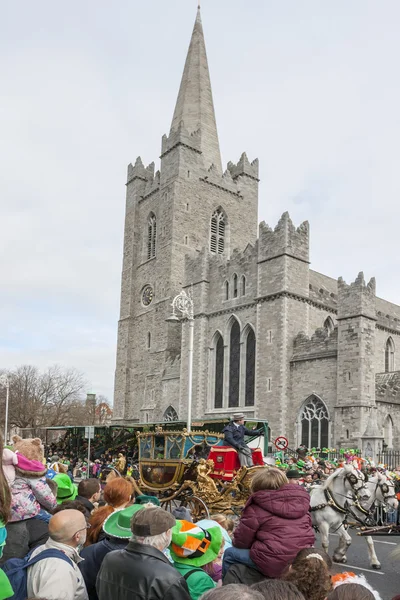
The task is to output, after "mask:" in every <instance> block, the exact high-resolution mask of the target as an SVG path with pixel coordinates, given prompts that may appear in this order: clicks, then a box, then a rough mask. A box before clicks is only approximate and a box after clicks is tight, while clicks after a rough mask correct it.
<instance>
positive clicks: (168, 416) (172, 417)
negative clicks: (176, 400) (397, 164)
mask: <svg viewBox="0 0 400 600" xmlns="http://www.w3.org/2000/svg"><path fill="white" fill-rule="evenodd" d="M163 421H178V413H177V412H176V410H175V409H174V407H173V406H168V408H167V410H166V411H165V413H164V416H163Z"/></svg>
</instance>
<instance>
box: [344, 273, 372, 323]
mask: <svg viewBox="0 0 400 600" xmlns="http://www.w3.org/2000/svg"><path fill="white" fill-rule="evenodd" d="M375 293H376V283H375V277H372V278H371V279H370V281H369V282H368V283H366V282H365V279H364V273H363V272H362V271H361V272H360V273H359V274H358V276H357V278H356V279H355V281H353V282H352V283H350V284H347V283H346V282H345V281H344V280H343V278H342V277H339V279H338V319H339V320H340V319H348V318H351V317H360V316H364V317H368V318H370V319H373V320H374V321H376V301H375V298H376V297H375Z"/></svg>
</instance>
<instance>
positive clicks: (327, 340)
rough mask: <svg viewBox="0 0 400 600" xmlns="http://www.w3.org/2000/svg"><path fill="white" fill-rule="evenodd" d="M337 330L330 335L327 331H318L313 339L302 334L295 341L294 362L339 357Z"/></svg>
mask: <svg viewBox="0 0 400 600" xmlns="http://www.w3.org/2000/svg"><path fill="white" fill-rule="evenodd" d="M337 347H338V332H337V328H336V327H335V329H334V330H333V332H332V333H329V332H328V331H327V330H326V329H324V328H320V329H316V330H315V332H314V333H313V335H312V336H311V337H309V336H308V335H306V334H305V333H304V332H300V333H299V334H298V335H297V336H296V337H295V339H294V341H293V356H292V362H299V361H303V360H315V359H320V358H331V357H336V356H337Z"/></svg>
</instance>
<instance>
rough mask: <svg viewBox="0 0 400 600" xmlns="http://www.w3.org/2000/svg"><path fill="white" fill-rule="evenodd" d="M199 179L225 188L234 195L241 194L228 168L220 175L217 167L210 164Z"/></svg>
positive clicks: (222, 188)
mask: <svg viewBox="0 0 400 600" xmlns="http://www.w3.org/2000/svg"><path fill="white" fill-rule="evenodd" d="M201 180H202V181H204V182H205V183H208V184H210V185H212V186H214V187H217V188H219V189H221V190H225V191H227V192H230V193H231V194H235V195H236V196H241V194H240V191H239V189H238V184H237V181H235V180H234V179H233V177H232V175H231V172H230V171H229V170H228V169H227V170H226V171H225V173H224V174H223V175H220V173H219V172H218V169H217V167H216V166H215V165H211V167H210V168H209V169H208V170H207V171H205V173H204V175H203V177H201Z"/></svg>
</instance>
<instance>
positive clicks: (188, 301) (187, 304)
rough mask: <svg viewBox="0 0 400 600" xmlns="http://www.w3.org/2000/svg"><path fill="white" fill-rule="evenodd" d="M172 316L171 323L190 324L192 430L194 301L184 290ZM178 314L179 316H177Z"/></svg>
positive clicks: (189, 416) (189, 424)
mask: <svg viewBox="0 0 400 600" xmlns="http://www.w3.org/2000/svg"><path fill="white" fill-rule="evenodd" d="M171 306H172V315H171V316H170V317H168V319H167V321H168V322H169V323H179V322H181V321H183V320H185V319H187V320H188V322H189V368H188V409H187V430H188V431H191V428H192V387H193V386H192V383H193V329H194V315H193V300H192V297H191V295H190V294H187V293H186V292H185V290H182V291H181V293H180V294H178V295H177V296H175V298H174V299H173V301H172V304H171ZM177 313H178V314H177Z"/></svg>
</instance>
